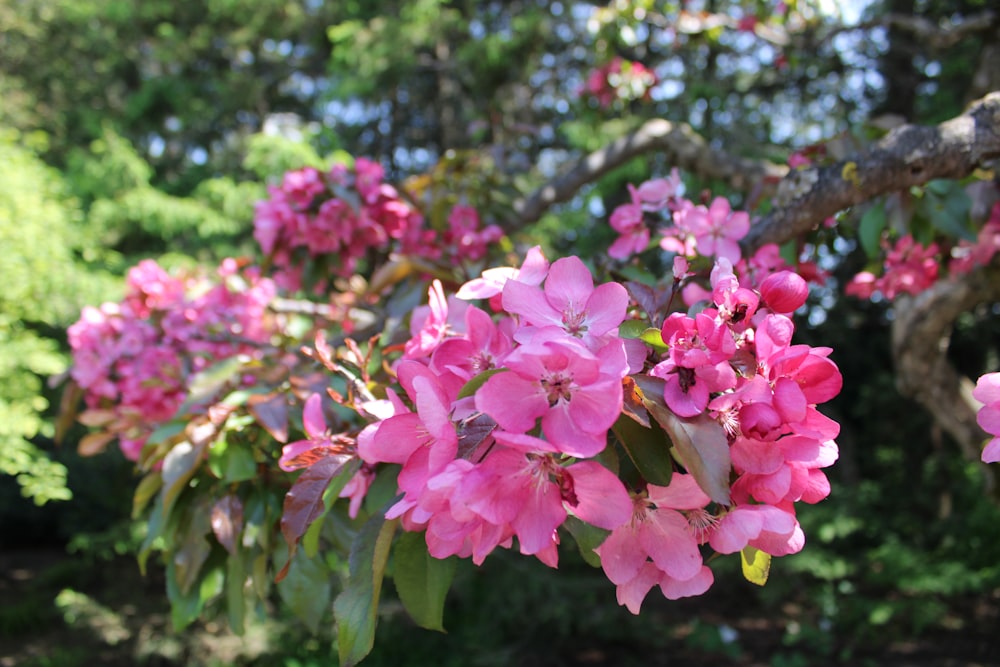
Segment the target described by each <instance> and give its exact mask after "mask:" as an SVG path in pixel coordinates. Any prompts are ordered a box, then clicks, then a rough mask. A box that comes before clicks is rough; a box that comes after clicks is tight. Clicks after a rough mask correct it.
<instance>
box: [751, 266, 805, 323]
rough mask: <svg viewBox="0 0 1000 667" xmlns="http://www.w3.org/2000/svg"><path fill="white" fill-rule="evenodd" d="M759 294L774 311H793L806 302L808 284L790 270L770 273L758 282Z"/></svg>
mask: <svg viewBox="0 0 1000 667" xmlns="http://www.w3.org/2000/svg"><path fill="white" fill-rule="evenodd" d="M760 295H761V297H763V299H764V303H766V304H767V307H768V308H770V309H771V310H773V311H774V312H776V313H793V312H795V311H796V310H798V309H799V308H800V307H801V306H802V304H804V303H805V302H806V297H808V296H809V286H808V285H807V284H806V281H805V280H803V279H802V277H801V276H799V275H798V274H796V273H792V272H791V271H779V272H777V273H772V274H771V275H769V276H768V277H767V278H765V279H764V282H762V283H761V284H760Z"/></svg>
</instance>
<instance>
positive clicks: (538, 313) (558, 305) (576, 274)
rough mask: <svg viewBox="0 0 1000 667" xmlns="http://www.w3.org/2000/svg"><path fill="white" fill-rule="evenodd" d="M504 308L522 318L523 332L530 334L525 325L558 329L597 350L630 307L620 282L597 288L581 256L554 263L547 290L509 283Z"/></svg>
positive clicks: (613, 331)
mask: <svg viewBox="0 0 1000 667" xmlns="http://www.w3.org/2000/svg"><path fill="white" fill-rule="evenodd" d="M503 307H504V310H506V311H507V312H509V313H511V314H514V315H519V316H520V317H521V323H522V329H521V331H522V332H526V333H529V334H530V330H528V331H526V328H525V327H526V326H528V327H555V328H558V329H562V330H563V331H565V332H566V333H568V334H569V335H571V336H574V337H577V338H580V339H581V340H582V341H583V342H584V344H586V345H587V346H588V347H590V348H591V349H597V348H599V347H601V346H602V345H603V344H604V343H605V342H607V340H608V337H609V334H610V335H615V334H617V329H618V326H619V325H620V324H621V323H622V321H624V319H625V311H626V309H627V308H628V292H626V291H625V288H624V287H622V286H621V285H619V284H618V283H604V284H603V285H599V286H598V287H596V288H595V287H594V278H593V276H592V275H591V273H590V270H589V269H588V268H587V267H586V266H585V265H584V263H583V262H582V261H581V260H580V258H579V257H574V256H570V257H565V258H563V259H559V260H556V261H555V262H553V264H552V266H551V268H550V269H549V273H548V276H547V277H546V279H545V288H544V290H542V289H539V288H538V287H534V286H531V285H527V284H525V283H522V282H519V281H516V280H514V281H508V282H507V283H506V284H505V285H504V288H503ZM515 338H516V336H515Z"/></svg>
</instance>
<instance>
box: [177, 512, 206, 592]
mask: <svg viewBox="0 0 1000 667" xmlns="http://www.w3.org/2000/svg"><path fill="white" fill-rule="evenodd" d="M206 500H207V499H206ZM207 504H208V503H207V502H206V503H199V505H198V506H197V507H192V508H190V510H189V512H188V513H186V514H189V519H188V520H187V521H185V522H184V523H182V524H181V525H182V526H183V527H182V528H181V530H180V531H178V532H179V534H177V535H175V536H174V537H175V539H177V540H178V543H177V549H176V550H175V551H174V554H173V558H172V560H173V565H174V576H175V577H176V581H177V586H178V588H179V589H180V592H181V593H183V594H186V593H187V592H188V591H190V590H191V587H192V586H193V585H194V584H195V583H196V582H197V581H198V578H199V577H198V575H199V574H200V573H201V566H202V565H204V564H205V561H206V560H208V555H209V554H210V553H211V551H212V545H211V544H209V542H208V540H207V539H205V538H206V536H207V535H208V531H209V530H210V529H211V528H210V526H209V517H208V514H209V513H208V511H207V510H208V507H207Z"/></svg>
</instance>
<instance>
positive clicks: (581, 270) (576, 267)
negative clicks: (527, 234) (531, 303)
mask: <svg viewBox="0 0 1000 667" xmlns="http://www.w3.org/2000/svg"><path fill="white" fill-rule="evenodd" d="M622 289H623V290H624V288H622ZM593 291H594V276H593V275H591V273H590V269H588V268H587V267H586V265H585V264H584V263H583V261H581V260H580V258H579V257H576V256H573V255H570V256H569V257H563V258H562V259H557V260H556V261H555V262H553V263H552V267H551V268H550V269H549V275H548V277H547V278H546V279H545V297H546V298H547V299H548V302H549V303H550V304H551V305H552V307H553V308H555V309H556V310H557V311H559V313H560V314H562V313H565V312H567V311H568V310H572V311H573V312H576V313H581V312H583V310H584V308H585V306H586V304H587V300H588V299H589V298H590V295H591V294H592V293H593ZM504 307H506V302H505V303H504ZM624 317H625V314H624V313H622V319H624ZM560 320H561V318H560ZM560 323H561V322H560Z"/></svg>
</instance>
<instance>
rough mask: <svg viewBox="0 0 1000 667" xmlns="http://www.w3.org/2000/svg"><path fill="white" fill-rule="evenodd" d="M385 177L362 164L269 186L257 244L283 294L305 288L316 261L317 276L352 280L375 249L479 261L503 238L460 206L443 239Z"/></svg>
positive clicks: (307, 172)
mask: <svg viewBox="0 0 1000 667" xmlns="http://www.w3.org/2000/svg"><path fill="white" fill-rule="evenodd" d="M384 176H385V172H384V170H383V169H382V167H381V166H380V165H379V164H378V163H376V162H373V161H371V160H367V159H365V158H357V159H356V160H355V162H354V166H353V168H351V169H348V168H347V167H345V166H344V165H335V166H334V167H333V168H332V169H330V170H329V171H327V172H320V171H319V170H318V169H315V168H313V167H305V168H303V169H299V170H297V171H290V172H288V173H286V174H285V176H284V179H283V180H282V183H281V185H279V186H270V187H269V188H268V192H269V198H268V199H266V200H263V201H260V202H258V203H257V205H256V208H255V215H254V238H255V239H256V240H257V242H258V243H259V244H260V247H261V249H262V250H263V252H264V254H265V255H266V256H268V257H269V258H270V262H271V266H272V271H273V274H274V279H275V281H276V282H277V283H278V285H279V286H280V287H281V288H282V289H285V290H290V291H297V290H300V289H302V288H303V287H304V286H305V285H304V278H305V275H304V274H305V272H306V271H307V270H308V267H310V266H313V264H314V263H315V262H317V261H318V262H320V263H321V264H322V271H317V270H315V268H314V271H313V272H314V273H315V274H316V275H317V276H325V275H326V273H333V274H335V275H339V276H350V275H352V274H353V273H355V272H356V271H357V270H358V268H359V262H361V261H362V260H363V259H364V258H365V257H367V256H368V255H369V253H370V251H372V250H378V251H381V252H385V251H388V250H390V249H392V250H396V251H398V252H400V253H401V254H404V255H413V256H419V257H425V258H431V259H439V258H441V257H442V255H443V254H444V253H445V252H448V253H450V254H451V256H450V257H449V258H450V259H471V260H476V259H480V258H482V257H483V256H484V255H485V252H486V247H487V246H488V244H490V243H492V242H494V241H496V240H497V239H498V238H499V237H500V236H501V230H500V228H499V227H497V226H495V225H490V226H488V227H486V228H484V229H480V227H481V225H480V220H479V215H478V213H477V212H476V210H475V209H474V208H471V207H469V206H461V205H460V206H455V207H454V208H453V209H452V211H451V214H450V216H449V218H448V229H447V230H445V231H444V232H443V233H441V234H439V233H438V232H436V231H435V230H432V229H428V228H427V227H426V225H425V221H424V217H423V216H422V215H421V214H420V212H419V211H418V210H417V209H416V208H414V207H413V206H411V205H410V204H409V203H407V202H406V201H405V200H404V199H403V198H402V196H401V195H400V193H399V192H398V191H397V190H396V189H395V188H394V187H393V186H391V185H389V184H388V183H385V182H384V181H383V178H384ZM311 286H312V287H314V288H315V289H316V290H319V291H322V290H324V289H325V288H327V287H328V286H329V285H328V284H327V281H326V280H325V278H318V279H315V280H314V282H313V283H312V285H311Z"/></svg>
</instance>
